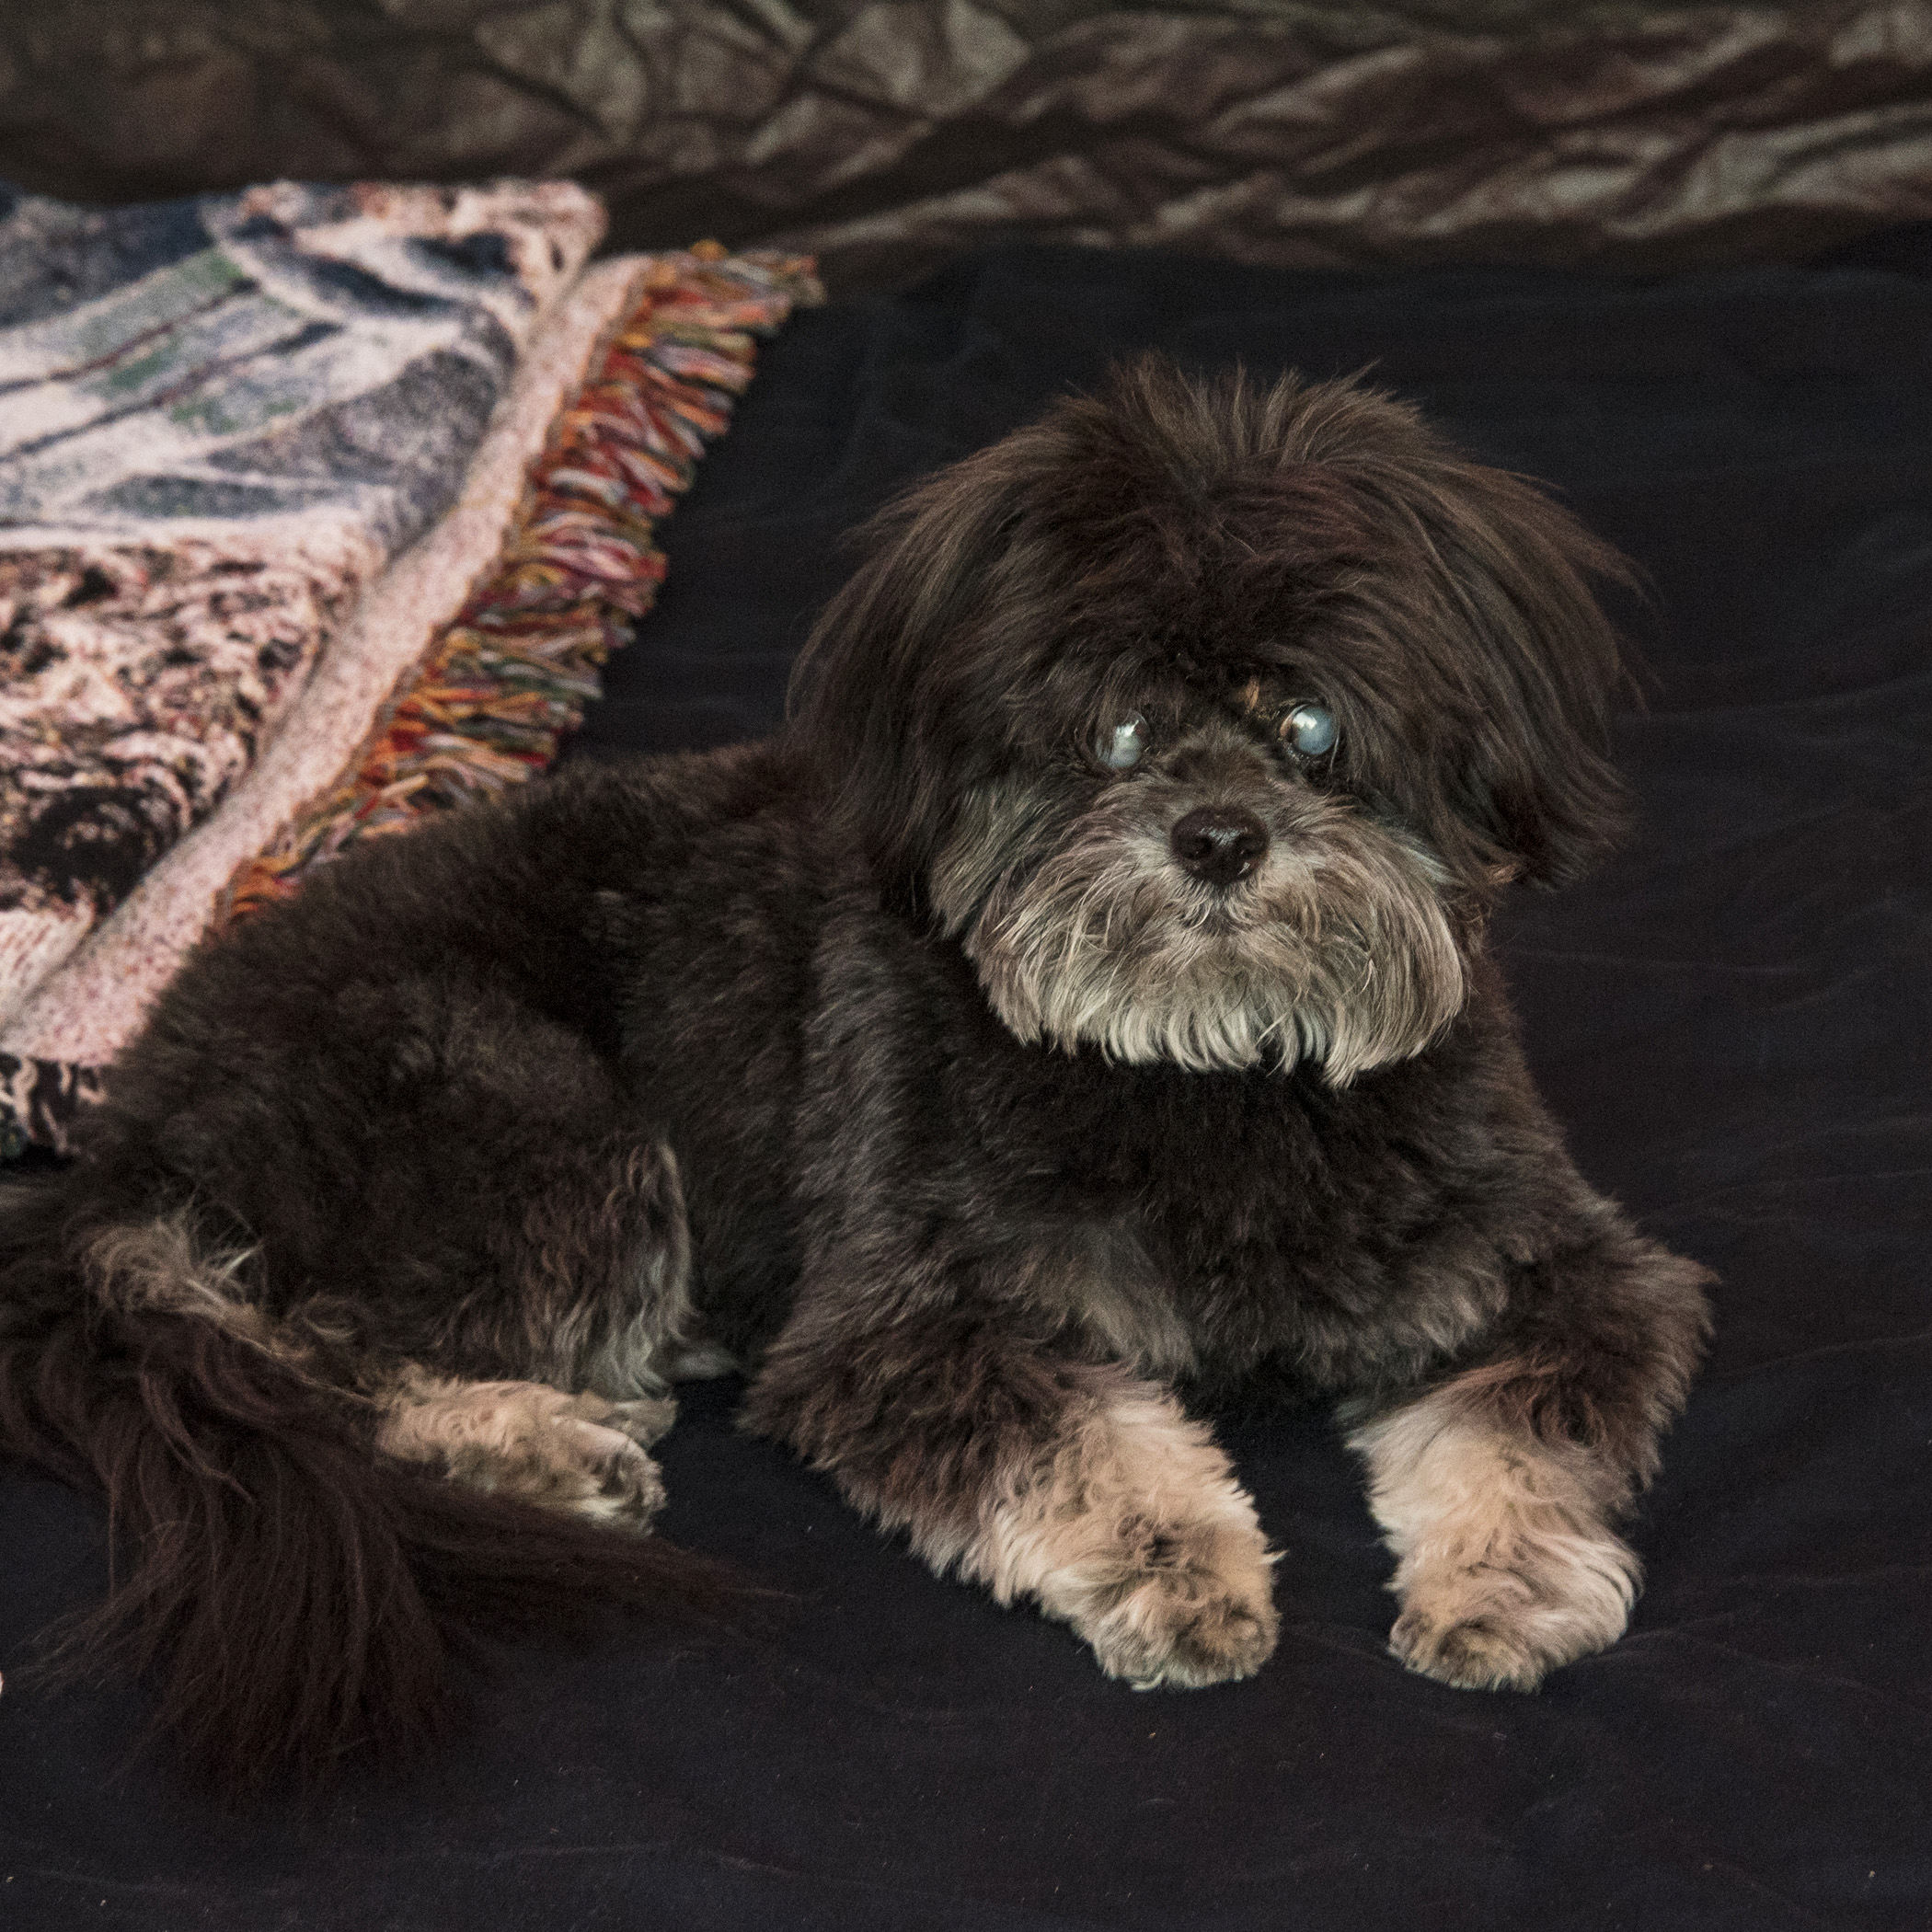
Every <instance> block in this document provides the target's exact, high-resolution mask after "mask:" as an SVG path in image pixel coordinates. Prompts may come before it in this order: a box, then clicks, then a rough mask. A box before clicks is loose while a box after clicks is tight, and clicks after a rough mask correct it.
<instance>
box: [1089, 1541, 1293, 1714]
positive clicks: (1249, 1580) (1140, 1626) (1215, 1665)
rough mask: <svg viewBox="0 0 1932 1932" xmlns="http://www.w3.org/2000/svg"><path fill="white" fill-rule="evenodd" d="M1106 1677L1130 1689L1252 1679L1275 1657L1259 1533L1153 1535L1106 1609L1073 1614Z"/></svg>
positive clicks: (1270, 1582) (1274, 1625) (1268, 1576)
mask: <svg viewBox="0 0 1932 1932" xmlns="http://www.w3.org/2000/svg"><path fill="white" fill-rule="evenodd" d="M1074 1621H1075V1628H1076V1629H1078V1630H1079V1632H1080V1634H1081V1636H1083V1637H1084V1638H1086V1639H1087V1642H1088V1643H1090V1644H1091V1645H1092V1646H1093V1649H1094V1655H1095V1656H1096V1657H1098V1659H1099V1661H1100V1667H1101V1669H1102V1670H1104V1671H1105V1672H1106V1673H1107V1674H1108V1675H1109V1676H1110V1677H1124V1678H1125V1679H1126V1680H1127V1681H1128V1682H1129V1683H1130V1684H1132V1685H1133V1686H1134V1688H1135V1689H1136V1690H1154V1689H1156V1688H1157V1687H1166V1688H1170V1689H1193V1688H1195V1687H1197V1686H1199V1685H1205V1684H1222V1683H1225V1682H1226V1681H1227V1680H1228V1679H1230V1678H1235V1677H1251V1676H1253V1675H1254V1673H1256V1672H1257V1671H1258V1670H1259V1669H1260V1668H1261V1666H1262V1665H1263V1664H1264V1663H1265V1662H1267V1661H1268V1660H1269V1658H1270V1657H1271V1656H1272V1655H1273V1654H1274V1645H1275V1637H1276V1634H1277V1632H1278V1629H1279V1622H1278V1619H1277V1618H1276V1616H1275V1608H1274V1570H1273V1564H1272V1560H1271V1558H1270V1557H1269V1554H1268V1550H1267V1547H1266V1545H1265V1544H1264V1543H1263V1542H1262V1540H1261V1538H1260V1535H1259V1533H1255V1534H1248V1533H1245V1532H1243V1531H1240V1530H1237V1529H1229V1528H1226V1527H1224V1526H1221V1525H1216V1526H1214V1527H1213V1528H1212V1529H1209V1530H1204V1531H1197V1532H1194V1533H1192V1534H1187V1533H1181V1534H1176V1535H1164V1536H1159V1537H1156V1539H1155V1547H1154V1548H1153V1551H1152V1553H1151V1559H1150V1560H1149V1561H1148V1562H1147V1564H1146V1566H1145V1567H1144V1568H1142V1569H1139V1570H1133V1571H1131V1572H1130V1573H1129V1574H1128V1575H1127V1576H1125V1577H1124V1578H1122V1579H1121V1582H1120V1583H1119V1585H1118V1586H1117V1589H1116V1591H1115V1593H1113V1594H1112V1601H1111V1602H1110V1603H1109V1604H1107V1605H1106V1607H1104V1608H1101V1607H1099V1606H1098V1605H1096V1606H1095V1607H1094V1608H1093V1609H1091V1610H1089V1611H1087V1613H1086V1614H1085V1615H1083V1616H1078V1617H1076V1618H1075V1620H1074Z"/></svg>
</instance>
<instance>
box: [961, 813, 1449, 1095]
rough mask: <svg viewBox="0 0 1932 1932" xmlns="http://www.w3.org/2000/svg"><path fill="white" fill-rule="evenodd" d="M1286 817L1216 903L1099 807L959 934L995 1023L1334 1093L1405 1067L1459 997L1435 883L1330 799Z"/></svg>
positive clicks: (1150, 830) (1011, 878) (1127, 822)
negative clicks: (1297, 1078)
mask: <svg viewBox="0 0 1932 1932" xmlns="http://www.w3.org/2000/svg"><path fill="white" fill-rule="evenodd" d="M1130 812H1132V818H1130ZM1139 817H1140V814H1139V813H1138V812H1137V811H1133V806H1132V803H1131V794H1126V793H1125V792H1124V790H1123V794H1122V795H1121V798H1120V799H1119V800H1118V802H1117V801H1116V800H1115V799H1103V800H1102V801H1101V803H1100V804H1099V806H1098V808H1096V809H1095V810H1094V811H1090V812H1089V813H1087V815H1086V816H1085V817H1084V818H1083V820H1082V821H1081V822H1080V824H1079V825H1078V826H1077V827H1076V828H1075V833H1074V835H1073V836H1072V838H1071V839H1069V840H1068V841H1067V842H1066V843H1065V844H1064V845H1061V846H1060V847H1059V848H1058V849H1057V850H1055V851H1054V852H1053V853H1052V855H1051V856H1050V857H1048V858H1047V859H1046V861H1045V862H1044V863H1043V864H1041V865H1040V866H1038V867H1037V868H1033V869H1030V870H1026V869H1023V868H1014V869H1010V870H1008V871H1007V872H1006V875H1005V876H1004V877H1002V878H1000V879H999V880H997V881H996V882H995V884H994V885H993V888H992V890H991V891H990V892H989V893H988V894H987V895H986V897H985V899H984V901H983V903H982V905H981V907H980V909H979V911H978V913H977V915H976V916H973V917H972V918H971V920H970V922H969V921H961V920H958V919H957V918H956V919H955V920H954V922H953V923H954V926H955V929H956V930H957V929H958V928H959V926H965V927H966V930H965V939H964V946H965V951H966V954H967V956H968V958H970V959H971V960H972V962H973V965H974V967H975V968H976V970H977V972H978V974H979V979H980V983H981V985H982V987H983V990H984V992H985V995H986V997H987V999H988V1001H989V1002H990V1004H991V1005H992V1006H993V1009H994V1011H995V1013H996V1014H997V1015H998V1016H999V1018H1000V1019H1001V1020H1002V1021H1003V1022H1004V1023H1005V1024H1006V1027H1007V1028H1008V1029H1010V1030H1011V1031H1012V1032H1013V1033H1014V1034H1015V1035H1016V1036H1017V1037H1018V1038H1019V1039H1020V1040H1023V1041H1029V1042H1033V1041H1048V1042H1051V1043H1052V1044H1054V1045H1058V1046H1061V1047H1064V1048H1068V1049H1071V1048H1073V1047H1075V1046H1076V1045H1080V1044H1086V1045H1089V1046H1093V1047H1096V1048H1098V1050H1099V1051H1100V1052H1102V1053H1104V1054H1105V1055H1107V1056H1108V1057H1109V1058H1110V1059H1112V1060H1118V1061H1124V1062H1127V1063H1129V1064H1147V1063H1151V1062H1168V1063H1171V1064H1176V1065H1179V1066H1184V1067H1188V1068H1190V1069H1192V1070H1194V1071H1196V1072H1202V1073H1209V1072H1226V1071H1235V1070H1238V1069H1241V1068H1245V1067H1252V1066H1258V1065H1262V1064H1274V1065H1277V1066H1279V1067H1280V1068H1281V1069H1282V1070H1283V1071H1285V1070H1287V1069H1289V1068H1291V1067H1293V1066H1294V1065H1296V1064H1299V1063H1301V1062H1303V1061H1307V1062H1309V1063H1311V1064H1318V1065H1319V1066H1321V1067H1322V1069H1323V1070H1324V1072H1325V1073H1326V1075H1327V1076H1328V1079H1329V1080H1330V1081H1331V1082H1333V1083H1334V1084H1336V1085H1338V1086H1341V1085H1345V1084H1346V1083H1348V1082H1349V1081H1351V1080H1352V1079H1353V1078H1354V1077H1355V1076H1356V1075H1358V1074H1362V1073H1365V1072H1366V1071H1368V1069H1370V1068H1371V1067H1375V1066H1381V1065H1385V1064H1388V1063H1389V1062H1391V1061H1397V1060H1405V1059H1408V1058H1409V1057H1410V1056H1411V1055H1413V1054H1415V1053H1419V1052H1421V1051H1422V1049H1423V1048H1424V1047H1426V1046H1427V1045H1428V1044H1429V1043H1430V1041H1432V1040H1433V1039H1435V1038H1436V1037H1437V1035H1439V1034H1440V1033H1441V1032H1442V1030H1443V1028H1445V1027H1446V1026H1447V1025H1448V1024H1449V1022H1450V1021H1451V1020H1452V1019H1454V1018H1455V1015H1456V1014H1457V1013H1458V1012H1459V1011H1460V1010H1461V1009H1462V1006H1463V1002H1464V999H1465V997H1466V993H1467V972H1466V966H1465V963H1464V960H1463V955H1462V951H1461V949H1460V947H1459V946H1458V944H1457V942H1456V937H1455V930H1454V928H1453V926H1452V925H1451V922H1450V919H1449V916H1448V914H1447V913H1446V912H1445V910H1444V909H1443V903H1442V899H1441V896H1440V893H1439V891H1438V887H1439V885H1440V883H1441V881H1442V876H1443V875H1442V873H1441V870H1440V868H1438V867H1437V866H1435V865H1434V864H1433V863H1432V861H1431V859H1430V858H1429V857H1428V856H1427V855H1426V854H1425V853H1424V852H1423V851H1422V850H1421V849H1420V847H1419V846H1417V845H1414V844H1412V843H1411V842H1410V841H1409V840H1408V839H1406V838H1404V837H1402V836H1401V835H1400V834H1397V833H1393V832H1390V831H1387V830H1386V829H1384V828H1382V827H1380V826H1377V825H1374V824H1373V823H1371V822H1368V821H1366V820H1364V819H1363V818H1362V817H1361V816H1360V815H1359V814H1357V813H1355V812H1353V811H1349V810H1346V809H1344V808H1341V807H1338V806H1335V805H1333V804H1331V803H1329V802H1328V801H1327V800H1322V799H1312V798H1311V799H1305V801H1303V802H1302V803H1301V804H1299V805H1298V807H1297V809H1296V810H1295V811H1294V817H1295V818H1297V819H1299V820H1301V821H1303V823H1302V824H1300V825H1299V826H1296V827H1294V829H1293V831H1292V832H1291V834H1290V835H1289V836H1287V837H1282V836H1281V835H1280V834H1281V832H1282V830H1285V829H1287V828H1282V827H1279V826H1278V827H1277V828H1276V830H1277V836H1276V838H1275V841H1274V843H1273V845H1271V849H1270V851H1269V853H1268V856H1267V857H1266V858H1265V859H1264V860H1263V862H1262V864H1261V867H1260V868H1259V872H1258V874H1257V875H1256V876H1255V877H1254V878H1252V879H1249V880H1243V881H1241V882H1240V883H1239V884H1238V885H1237V886H1236V887H1235V888H1234V889H1233V890H1232V891H1218V890H1216V889H1214V888H1213V887H1209V886H1205V885H1202V884H1200V883H1199V882H1197V881H1196V880H1191V879H1190V878H1188V876H1187V875H1186V874H1185V873H1184V872H1183V871H1182V870H1181V869H1180V868H1179V866H1178V865H1177V864H1176V863H1175V862H1174V859H1173V857H1172V856H1171V853H1170V852H1169V849H1168V845H1167V835H1166V825H1165V816H1163V819H1162V822H1160V823H1159V824H1158V825H1148V824H1146V823H1144V822H1140V823H1136V822H1133V820H1136V819H1139ZM1310 821H1313V822H1310ZM960 856H961V857H964V855H960ZM961 869H964V868H961ZM956 876H957V875H956ZM942 909H943V908H942Z"/></svg>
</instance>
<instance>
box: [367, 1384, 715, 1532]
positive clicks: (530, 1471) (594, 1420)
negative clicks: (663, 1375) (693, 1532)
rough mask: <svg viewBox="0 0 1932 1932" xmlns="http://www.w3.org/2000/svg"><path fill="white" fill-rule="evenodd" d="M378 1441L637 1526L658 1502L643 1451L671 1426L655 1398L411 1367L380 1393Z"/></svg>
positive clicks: (558, 1504)
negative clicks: (619, 1397)
mask: <svg viewBox="0 0 1932 1932" xmlns="http://www.w3.org/2000/svg"><path fill="white" fill-rule="evenodd" d="M381 1401H382V1408H383V1420H382V1422H381V1424H380V1426H379V1427H378V1429H377V1431H376V1437H375V1446H376V1448H377V1449H378V1450H379V1451H380V1452H381V1453H382V1454H384V1455H392V1456H395V1457H396V1458H397V1460H398V1461H401V1462H407V1463H414V1464H417V1465H419V1466H425V1467H428V1468H430V1469H432V1470H434V1471H435V1472H436V1473H437V1474H439V1475H443V1476H446V1477H448V1478H451V1479H452V1480H453V1481H456V1482H461V1483H465V1484H467V1485H468V1486H469V1487H470V1488H472V1489H486V1490H492V1491H495V1492H498V1493H500V1494H506V1495H512V1496H518V1497H522V1498H523V1499H524V1500H525V1501H530V1502H537V1503H542V1504H544V1505H545V1506H546V1507H547V1508H551V1509H562V1510H569V1511H570V1512H573V1513H574V1514H577V1515H581V1516H589V1517H592V1518H595V1519H596V1520H598V1521H600V1522H605V1523H609V1524H614V1525H616V1526H618V1527H621V1528H625V1529H630V1530H635V1531H638V1532H640V1533H641V1532H643V1531H645V1530H647V1529H649V1528H650V1520H651V1518H652V1517H653V1516H655V1515H656V1514H657V1512H658V1510H659V1509H660V1507H661V1505H662V1503H663V1501H664V1485H663V1482H662V1480H661V1478H660V1475H659V1472H658V1466H657V1464H656V1463H655V1462H654V1461H653V1460H652V1459H651V1457H650V1456H649V1455H646V1454H645V1451H646V1449H647V1448H648V1447H649V1446H650V1444H651V1443H654V1442H656V1441H657V1439H658V1438H659V1437H660V1436H661V1435H662V1434H663V1433H664V1432H665V1431H666V1430H668V1429H669V1428H670V1427H671V1424H672V1422H673V1419H674V1418H675V1416H676V1413H677V1411H676V1408H675V1406H674V1405H673V1403H672V1402H670V1401H669V1400H668V1399H665V1398H663V1397H649V1396H647V1397H638V1398H637V1399H634V1400H630V1401H622V1402H614V1401H611V1400H608V1399H607V1398H606V1397H603V1396H595V1395H574V1396H573V1395H566V1394H565V1393H564V1392H563V1390H561V1389H557V1388H551V1387H549V1386H547V1385H546V1384H544V1383H541V1382H464V1381H459V1380H456V1379H454V1378H452V1377H450V1376H443V1375H432V1374H429V1373H428V1372H427V1371H425V1370H423V1369H421V1368H420V1367H416V1366H413V1365H412V1366H411V1367H410V1368H409V1369H408V1370H407V1371H406V1372H405V1373H404V1374H402V1375H401V1376H400V1377H399V1378H397V1381H396V1382H395V1383H394V1384H393V1385H392V1386H391V1387H390V1388H389V1389H388V1390H387V1391H385V1394H384V1396H383V1397H382V1398H381Z"/></svg>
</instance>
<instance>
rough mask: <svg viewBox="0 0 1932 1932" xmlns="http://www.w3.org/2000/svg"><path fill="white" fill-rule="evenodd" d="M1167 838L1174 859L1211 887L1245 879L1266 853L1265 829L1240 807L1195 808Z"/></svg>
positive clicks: (1249, 812)
mask: <svg viewBox="0 0 1932 1932" xmlns="http://www.w3.org/2000/svg"><path fill="white" fill-rule="evenodd" d="M1167 836H1168V841H1169V843H1170V844H1171V845H1173V847H1174V857H1176V858H1178V859H1179V861H1180V862H1181V864H1182V865H1183V866H1185V867H1186V868H1187V869H1188V870H1189V871H1190V872H1191V873H1192V874H1193V875H1194V877H1195V878H1196V879H1204V880H1207V882H1208V883H1209V884H1210V885H1217V886H1231V885H1233V884H1234V882H1235V881H1236V880H1237V879H1245V878H1246V877H1247V876H1248V873H1250V872H1252V871H1253V870H1254V868H1256V867H1257V866H1258V865H1259V864H1260V863H1261V858H1262V855H1263V854H1264V853H1266V851H1267V850H1268V827H1267V826H1266V825H1264V824H1262V822H1260V820H1259V819H1258V818H1257V817H1256V816H1255V815H1254V813H1253V812H1251V811H1245V810H1244V809H1243V808H1242V807H1241V806H1239V805H1197V806H1196V807H1195V808H1194V810H1193V811H1190V812H1189V813H1188V814H1187V816H1186V817H1185V818H1182V819H1178V820H1177V821H1176V822H1175V825H1174V830H1173V831H1172V832H1171V833H1169V834H1167Z"/></svg>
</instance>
